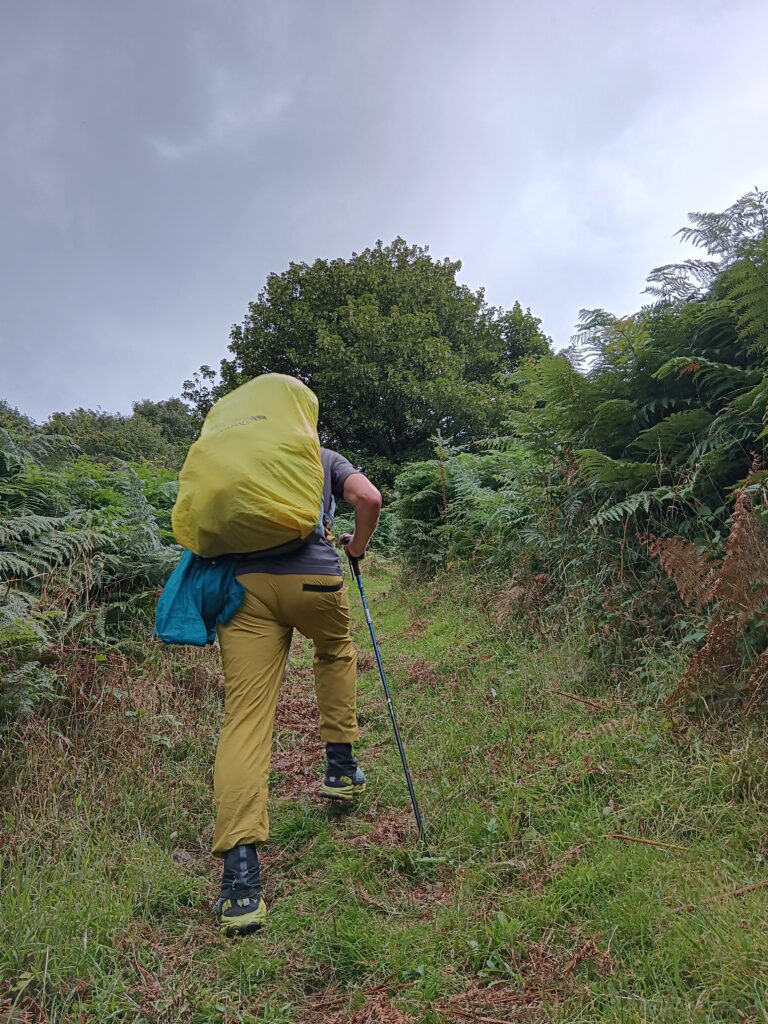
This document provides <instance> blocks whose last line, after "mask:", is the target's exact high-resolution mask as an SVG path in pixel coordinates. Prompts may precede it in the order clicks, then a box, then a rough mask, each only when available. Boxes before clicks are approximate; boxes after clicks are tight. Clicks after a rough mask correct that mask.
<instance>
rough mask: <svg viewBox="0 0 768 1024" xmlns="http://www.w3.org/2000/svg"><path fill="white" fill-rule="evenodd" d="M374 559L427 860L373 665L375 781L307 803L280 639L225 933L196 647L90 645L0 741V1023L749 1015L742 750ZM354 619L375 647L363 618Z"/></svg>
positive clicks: (753, 743) (495, 615) (750, 899)
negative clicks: (245, 854) (337, 805)
mask: <svg viewBox="0 0 768 1024" xmlns="http://www.w3.org/2000/svg"><path fill="white" fill-rule="evenodd" d="M366 569H367V572H368V573H369V574H370V575H369V576H368V577H367V584H368V588H369V591H370V601H371V605H372V609H373V613H374V619H375V622H376V624H377V626H378V629H379V631H380V634H381V645H382V651H383V654H384V657H385V661H386V663H387V665H388V667H389V669H390V673H391V683H392V689H393V694H394V698H395V703H396V707H397V709H398V713H399V716H400V720H401V726H402V731H403V734H404V738H405V742H406V747H407V750H408V754H409V757H410V761H411V767H412V770H413V774H414V778H415V782H416V787H417V791H418V794H419V797H420V800H421V803H422V809H423V812H424V816H425V818H426V820H427V822H428V828H429V833H430V845H431V852H432V853H433V854H434V855H435V857H434V859H432V860H423V859H421V858H419V857H418V856H415V854H418V850H417V847H416V840H415V835H414V829H413V827H412V822H411V816H410V810H409V806H408V800H407V791H406V788H405V783H404V780H403V778H402V772H401V768H400V764H399V761H398V758H397V754H396V750H395V748H394V744H393V742H392V739H391V733H390V728H389V723H388V719H387V715H386V709H385V706H384V704H383V701H382V699H381V692H380V684H379V680H378V676H377V675H376V673H375V667H374V666H373V663H372V659H371V658H370V656H366V655H364V657H363V667H364V669H365V671H364V672H363V675H362V678H361V696H360V704H359V708H360V714H361V717H362V720H363V724H364V740H363V743H362V744H361V745H360V748H359V749H360V759H361V762H362V764H363V765H364V767H365V768H366V771H367V773H368V776H369V782H370V785H369V791H368V793H367V794H366V795H365V798H364V799H363V800H362V801H361V803H360V805H359V807H358V808H357V809H356V810H354V811H353V812H351V813H346V812H345V811H344V810H343V809H342V810H336V809H334V808H333V807H330V808H329V807H328V806H327V805H326V804H325V803H323V802H322V801H320V800H319V799H318V798H316V797H315V796H314V790H315V787H316V784H317V781H318V773H319V770H320V762H321V746H320V743H319V741H318V739H317V737H316V729H315V722H316V716H315V711H314V705H313V698H312V680H311V669H310V668H309V665H310V658H309V652H308V650H307V648H306V647H305V645H304V644H303V643H297V644H296V645H295V651H294V657H293V658H292V664H291V668H290V670H289V675H288V678H287V680H286V685H285V687H284V691H283V695H282V699H281V704H280V710H279V719H278V731H277V735H276V752H275V758H274V762H273V770H274V788H273V818H272V820H273V834H272V840H271V842H270V844H269V846H268V847H267V848H266V849H265V851H264V855H263V864H264V876H265V895H266V897H267V900H268V903H269V906H270V917H269V924H268V928H267V929H266V930H265V931H264V932H263V933H262V934H261V935H258V936H255V937H250V938H248V939H245V940H242V941H235V942H231V941H230V942H227V941H224V940H221V939H220V938H219V937H218V935H217V933H216V931H215V928H214V923H213V919H212V917H211V914H210V903H211V901H212V900H213V898H214V896H215V892H216V880H217V864H216V863H215V862H214V861H213V860H212V859H211V858H210V857H209V855H208V852H207V844H208V840H209V835H210V830H211V825H212V798H211V792H210V783H211V771H212V763H213V751H214V744H215V738H216V730H217V725H218V722H219V720H220V716H221V694H220V688H219V685H220V684H219V670H218V662H217V659H216V657H215V654H214V653H213V652H194V651H193V652H179V651H164V650H161V649H159V648H158V649H157V650H155V651H154V653H153V654H152V655H151V657H150V659H149V660H148V661H145V662H144V663H143V664H142V668H141V670H140V671H139V670H137V669H136V667H135V665H134V664H133V663H132V662H131V661H130V660H129V659H128V658H127V657H125V658H124V657H121V656H119V655H116V654H115V655H108V656H106V659H104V657H103V656H99V657H97V658H96V660H94V658H93V655H92V654H90V655H89V654H87V653H84V655H83V660H82V665H81V669H80V672H79V674H78V683H77V687H76V689H75V690H74V691H73V692H72V693H71V694H70V699H71V704H70V710H69V711H68V713H67V715H66V716H65V717H64V718H63V719H61V718H59V719H56V718H47V717H32V718H29V719H27V720H26V721H25V722H24V723H22V724H21V725H20V726H18V729H20V730H21V731H22V732H23V736H22V739H23V744H19V743H16V744H15V745H14V747H13V748H11V747H10V746H9V747H8V748H7V750H6V752H5V753H6V754H7V757H6V769H7V771H8V779H9V781H8V785H7V786H6V795H5V797H4V801H3V807H4V817H5V834H4V838H3V846H4V849H3V862H2V889H1V891H2V916H1V917H0V933H2V935H3V941H2V943H0V957H1V959H0V971H1V973H2V977H3V979H4V981H3V989H2V999H1V1001H0V1007H1V1008H2V1013H3V1014H4V1015H5V1016H4V1017H3V1018H2V1019H8V1020H9V1021H10V1020H13V1021H30V1022H32V1021H34V1022H37V1021H46V1022H49V1024H64V1022H73V1024H74V1022H83V1024H85V1022H91V1021H93V1022H97V1021H98V1022H105V1021H116V1022H132V1024H133V1022H136V1024H138V1022H169V1024H170V1022H190V1024H208V1022H214V1021H215V1022H227V1024H235V1022H237V1024H255V1022H267V1021H274V1022H278V1021H279V1022H284V1024H300V1022H301V1024H314V1022H321V1021H322V1022H332V1024H334V1022H335V1024H341V1022H355V1024H366V1022H374V1021H375V1022H382V1024H403V1022H408V1021H424V1022H435V1024H437V1022H448V1021H456V1022H459V1021H494V1020H498V1021H522V1020H549V1021H584V1022H587V1021H589V1022H597V1021H601V1022H602V1021H606V1022H607V1021H610V1022H614V1021H615V1022H618V1021H622V1022H635V1021H636V1022H640V1021H658V1022H662V1021H663V1022H669V1024H673V1022H674V1024H679V1022H681V1021H745V1020H755V1021H757V1020H765V1019H768V992H766V987H767V986H766V981H765V977H766V967H767V966H768V937H767V935H768V929H767V927H766V926H767V925H768V911H767V910H766V899H768V891H766V889H765V888H761V887H762V886H765V885H768V881H767V880H768V872H766V868H765V864H764V859H765V857H766V855H767V853H768V840H767V839H766V815H765V810H764V806H765V797H766V793H767V792H768V768H766V756H765V755H766V750H767V749H768V748H767V747H766V743H765V741H764V739H763V737H762V736H761V735H759V734H757V733H756V732H755V731H754V730H751V731H747V729H746V727H745V729H744V731H743V732H741V733H740V734H738V735H733V736H731V737H730V740H729V742H728V743H727V744H725V745H724V744H723V741H722V738H721V739H719V740H714V739H713V741H712V743H711V744H709V743H708V741H707V739H706V736H702V734H701V731H700V730H699V731H694V730H692V729H688V728H687V727H686V723H685V722H684V721H683V720H680V719H676V720H668V719H665V718H664V717H663V716H662V715H660V714H659V713H658V712H656V711H654V710H653V709H650V710H649V703H650V702H649V699H648V696H649V691H651V692H655V693H659V692H664V689H665V688H666V689H668V688H669V684H670V678H669V677H668V678H665V679H648V680H647V681H646V682H647V686H648V689H647V690H645V691H643V692H639V693H636V694H633V692H632V691H634V690H636V688H637V687H638V686H640V685H641V684H642V683H643V681H642V680H637V679H633V680H631V681H630V680H626V681H624V680H615V679H614V680H611V679H606V678H604V677H603V676H601V675H600V674H599V673H598V671H597V669H596V667H595V664H594V663H593V661H592V660H591V659H590V656H589V654H588V650H587V648H588V644H587V638H585V637H583V636H580V635H579V634H578V632H577V631H575V630H574V629H573V628H571V627H567V626H566V625H564V624H559V625H558V624H557V623H552V624H550V625H549V626H546V627H539V629H538V632H537V631H536V630H532V629H531V627H530V625H529V623H528V622H527V621H526V622H525V623H521V622H519V621H516V620H515V619H514V618H507V619H505V618H504V616H503V615H500V614H499V612H500V611H503V609H499V607H498V606H497V605H495V604H494V603H493V602H490V603H486V604H485V605H484V604H483V603H482V602H481V601H480V600H479V599H478V596H477V595H475V594H474V593H472V591H471V586H470V584H469V583H467V582H466V581H463V580H461V579H459V578H456V577H451V576H450V575H448V576H445V577H443V578H442V579H440V580H439V581H438V582H436V583H432V584H430V585H417V584H414V583H412V582H407V583H404V582H403V580H402V579H401V578H400V577H399V575H398V572H397V569H396V567H394V566H392V565H389V564H387V563H385V562H382V561H381V560H378V561H377V560H372V561H371V562H369V563H366ZM351 596H352V600H353V602H356V595H355V594H352V595H351ZM356 621H357V626H356V639H357V641H358V643H359V644H360V648H361V650H362V651H364V652H367V651H368V642H367V631H366V630H365V624H364V621H363V619H362V616H361V615H360V614H359V609H358V610H357V614H356ZM660 671H664V672H666V673H668V674H669V673H673V672H674V671H675V665H674V664H671V665H670V663H669V662H665V663H664V664H663V666H662V667H661V668H660ZM653 844H656V845H653ZM749 887H753V888H751V889H749ZM747 889H749V891H741V892H739V890H747Z"/></svg>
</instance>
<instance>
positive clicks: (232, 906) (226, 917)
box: [213, 843, 267, 938]
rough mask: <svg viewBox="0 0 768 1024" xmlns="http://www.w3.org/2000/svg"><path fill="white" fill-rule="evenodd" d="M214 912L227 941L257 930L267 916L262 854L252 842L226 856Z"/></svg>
mask: <svg viewBox="0 0 768 1024" xmlns="http://www.w3.org/2000/svg"><path fill="white" fill-rule="evenodd" d="M213 911H214V913H215V914H216V917H217V919H218V922H219V931H220V932H221V934H222V935H226V936H227V937H228V938H234V936H236V935H249V934H250V933H251V932H255V931H258V929H259V928H261V926H262V925H263V924H264V921H265V920H266V917H267V905H266V903H265V902H264V900H263V899H262V896H261V874H260V870H259V855H258V854H257V852H256V847H255V846H254V844H253V843H247V844H241V845H240V846H235V847H234V848H233V849H232V850H228V851H227V852H226V853H225V854H224V870H223V871H222V874H221V895H220V896H219V898H218V899H217V900H216V903H215V904H214V907H213Z"/></svg>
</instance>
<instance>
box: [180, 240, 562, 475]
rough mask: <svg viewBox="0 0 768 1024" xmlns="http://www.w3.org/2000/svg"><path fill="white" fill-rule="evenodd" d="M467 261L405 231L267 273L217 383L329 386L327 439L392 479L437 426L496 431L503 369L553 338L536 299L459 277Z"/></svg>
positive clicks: (464, 435) (458, 432) (324, 415)
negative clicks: (525, 304) (275, 377)
mask: <svg viewBox="0 0 768 1024" xmlns="http://www.w3.org/2000/svg"><path fill="white" fill-rule="evenodd" d="M460 269H461V263H459V262H458V261H451V260H448V259H444V260H436V259H433V258H432V256H431V255H430V254H429V250H428V248H426V247H422V246H418V245H408V244H407V243H406V242H405V241H404V240H403V239H402V238H397V239H395V241H393V242H392V243H391V244H389V245H384V244H382V243H381V242H378V243H377V244H376V245H375V246H374V247H373V248H370V249H366V250H365V251H364V252H362V253H359V254H357V253H355V254H353V255H352V257H351V258H350V259H346V260H345V259H335V260H316V261H315V262H314V263H312V264H307V263H292V264H291V265H290V266H289V267H288V269H287V270H286V271H284V272H283V273H281V274H270V275H269V277H268V278H267V282H266V284H265V286H264V288H263V290H262V291H261V293H260V294H259V296H258V298H257V299H256V300H255V301H254V302H251V303H250V305H249V307H248V313H247V315H246V317H245V319H244V321H243V323H242V324H239V325H236V326H234V327H233V328H232V332H231V336H230V340H231V343H230V352H231V357H230V358H229V359H225V360H224V361H223V362H222V366H221V374H222V382H221V384H220V385H219V386H218V388H217V389H216V392H215V393H216V394H223V393H226V392H227V391H229V390H231V389H232V388H234V387H236V386H237V385H238V384H241V383H243V382H244V381H245V380H248V379H250V378H252V377H255V376H257V375H258V374H261V373H269V372H279V373H288V374H291V375H293V376H295V377H298V378H299V379H300V380H303V381H304V382H305V383H306V384H307V385H308V386H309V387H311V388H312V389H313V390H314V391H315V392H316V393H317V394H318V396H319V397H320V433H321V438H322V440H323V442H324V443H325V444H327V445H329V446H330V447H333V448H336V449H338V450H340V451H342V452H344V453H346V454H349V455H351V456H354V457H355V458H357V459H361V460H362V461H363V463H364V467H365V468H366V470H367V471H369V472H373V473H375V474H377V475H378V476H379V479H383V480H384V482H386V481H387V480H388V479H389V480H391V479H392V475H393V471H394V467H396V466H398V465H402V464H403V463H405V462H407V461H409V460H411V459H413V458H417V457H419V456H423V455H424V454H426V452H428V450H429V439H430V437H432V436H433V435H435V434H436V433H437V432H438V431H439V432H441V433H442V434H443V435H444V436H447V437H451V438H453V440H454V441H456V442H458V443H462V442H465V441H467V440H469V439H471V438H473V437H477V436H481V435H483V434H487V433H489V432H493V431H494V430H495V429H497V428H498V427H499V425H500V424H501V422H502V421H503V418H504V415H503V408H504V395H505V390H504V388H503V387H502V380H503V377H504V374H505V373H506V372H507V371H510V370H512V369H514V367H515V366H516V365H517V363H518V362H519V360H520V359H521V358H522V357H524V356H526V355H531V354H540V353H542V352H545V351H547V350H548V349H549V342H548V339H547V338H546V337H545V336H544V335H543V334H542V332H541V330H540V328H539V323H540V321H539V320H538V319H537V318H536V317H534V316H533V315H532V314H531V313H530V310H528V311H526V312H524V311H523V309H522V307H521V306H520V304H519V303H517V304H516V305H515V307H514V309H513V310H512V311H511V312H509V313H505V312H504V311H503V310H500V309H498V308H495V307H492V306H489V305H488V303H487V302H486V300H485V296H484V293H483V291H482V290H479V291H476V292H473V291H472V290H471V289H470V288H468V287H467V286H466V285H462V284H459V283H458V281H457V280H456V275H457V274H458V272H459V271H460ZM204 370H207V368H204ZM201 373H202V371H201ZM203 377H204V378H205V379H208V378H207V376H206V374H203ZM193 384H197V391H198V392H199V393H200V398H201V405H203V406H204V405H205V403H206V401H207V400H208V398H209V397H210V395H209V392H208V391H207V390H206V388H205V387H204V386H201V385H202V384H203V381H201V380H200V379H199V378H198V380H197V381H196V382H190V388H189V389H188V391H189V395H187V394H186V393H185V397H193V393H194V392H195V388H194V387H193V386H192V385H193ZM201 411H204V409H201Z"/></svg>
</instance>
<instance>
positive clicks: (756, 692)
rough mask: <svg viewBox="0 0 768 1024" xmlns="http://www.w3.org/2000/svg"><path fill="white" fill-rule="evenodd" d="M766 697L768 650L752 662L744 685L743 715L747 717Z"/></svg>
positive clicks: (767, 693) (767, 688) (767, 690)
mask: <svg viewBox="0 0 768 1024" xmlns="http://www.w3.org/2000/svg"><path fill="white" fill-rule="evenodd" d="M766 695H768V648H766V649H765V650H764V651H763V653H762V654H759V655H758V656H757V657H756V658H755V660H754V661H753V662H752V666H751V668H750V672H749V677H748V678H747V681H746V683H745V685H744V714H746V715H748V714H750V713H751V712H752V711H754V710H755V709H756V708H757V707H758V706H759V705H760V704H762V703H763V702H764V701H765V698H766Z"/></svg>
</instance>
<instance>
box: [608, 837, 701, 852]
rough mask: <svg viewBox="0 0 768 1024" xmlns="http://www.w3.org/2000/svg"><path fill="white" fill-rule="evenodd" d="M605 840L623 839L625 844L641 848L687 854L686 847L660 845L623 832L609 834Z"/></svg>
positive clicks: (653, 840) (651, 840)
mask: <svg viewBox="0 0 768 1024" xmlns="http://www.w3.org/2000/svg"><path fill="white" fill-rule="evenodd" d="M606 839H623V840H624V842H626V843H642V844H643V846H658V847H660V848H661V849H662V850H680V852H681V853H688V847H687V846H675V844H674V843H662V842H660V841H659V840H658V839H642V838H641V837H640V836H628V835H625V834H624V833H623V832H611V833H610V834H609V835H608V836H606Z"/></svg>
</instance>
